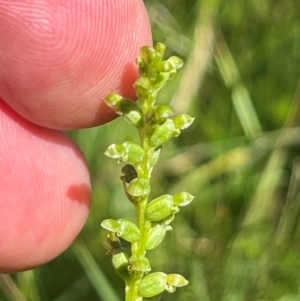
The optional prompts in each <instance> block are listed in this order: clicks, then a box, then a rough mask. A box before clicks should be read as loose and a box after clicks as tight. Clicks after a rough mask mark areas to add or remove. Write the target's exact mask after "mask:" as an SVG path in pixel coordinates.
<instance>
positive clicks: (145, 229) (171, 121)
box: [101, 43, 194, 301]
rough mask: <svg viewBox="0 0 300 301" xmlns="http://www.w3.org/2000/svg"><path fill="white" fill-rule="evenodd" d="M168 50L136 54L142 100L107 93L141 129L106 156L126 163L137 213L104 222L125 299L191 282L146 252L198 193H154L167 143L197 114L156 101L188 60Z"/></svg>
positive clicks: (126, 182)
mask: <svg viewBox="0 0 300 301" xmlns="http://www.w3.org/2000/svg"><path fill="white" fill-rule="evenodd" d="M164 53H165V46H164V45H163V44H162V43H158V44H157V45H156V47H155V48H153V47H143V48H141V50H140V56H139V57H138V59H137V64H138V66H139V74H140V77H139V79H138V80H137V81H136V82H135V84H134V87H135V89H136V94H137V97H138V101H137V102H134V101H133V100H130V99H125V98H123V97H122V96H120V95H118V94H115V93H111V94H109V95H108V96H107V97H106V98H105V102H106V104H107V105H108V106H109V107H111V108H112V109H114V111H115V112H116V113H117V114H118V115H121V116H123V117H124V118H125V119H126V120H127V121H128V122H129V123H130V124H131V125H133V126H134V127H135V128H136V129H137V131H138V135H139V139H140V144H139V145H138V144H136V143H133V142H131V141H125V142H123V143H122V144H111V145H110V146H109V147H108V148H107V150H106V151H105V155H106V156H108V157H110V158H113V159H115V160H117V162H118V163H125V165H124V166H123V168H122V176H121V180H122V181H123V185H124V189H125V193H126V196H127V198H128V199H129V201H130V202H131V203H132V204H133V205H134V207H135V212H136V218H137V222H136V223H134V222H132V221H129V220H127V219H125V218H120V219H116V220H115V219H106V220H104V221H103V222H102V223H101V226H102V227H103V228H104V229H106V230H107V231H108V235H107V239H106V242H105V246H106V248H107V250H108V253H109V255H110V256H111V259H112V264H113V266H114V268H115V270H116V272H117V273H118V275H119V276H121V277H122V278H123V280H124V282H125V300H126V301H142V300H143V299H144V298H146V299H147V300H148V299H151V300H152V299H153V300H158V299H159V296H160V295H161V293H162V292H164V291H167V292H169V293H172V292H174V291H175V290H176V288H177V287H181V286H185V285H187V284H188V281H187V280H186V279H185V278H184V277H183V276H182V275H180V274H174V273H171V274H166V273H163V272H151V266H150V262H149V259H148V258H147V257H146V252H147V251H149V250H152V249H154V248H156V247H157V246H158V245H159V244H160V243H161V241H162V240H163V238H164V237H165V235H166V233H167V232H168V231H170V230H171V229H172V227H171V223H172V221H173V220H174V218H175V215H176V214H177V213H178V212H179V210H180V208H181V207H183V206H186V205H188V204H189V203H190V202H191V201H192V200H193V198H194V197H193V196H192V195H191V194H189V193H188V192H185V191H183V192H179V193H176V194H174V195H171V194H164V195H161V196H159V197H156V198H154V199H152V200H150V197H149V196H150V191H151V186H150V179H151V173H152V169H153V167H154V165H155V164H156V163H157V160H158V158H159V155H160V151H161V148H162V145H163V144H164V143H166V142H167V141H169V140H170V139H172V138H173V137H177V136H178V135H179V134H180V133H181V131H182V130H184V129H186V128H188V127H189V126H190V125H191V124H192V122H193V120H194V118H192V117H191V116H189V115H187V114H180V115H177V116H175V117H174V111H173V109H172V107H171V106H168V105H159V104H156V103H155V101H156V97H157V94H158V92H159V91H160V89H161V88H162V87H163V86H165V85H166V83H167V81H168V80H170V79H172V78H173V77H174V76H175V75H176V73H177V69H179V68H181V67H182V65H183V63H182V60H181V59H180V58H178V57H176V56H172V57H170V58H169V59H167V60H163V56H164ZM121 239H123V240H125V241H127V242H129V243H130V244H131V250H130V251H127V250H126V249H125V248H124V247H123V246H122V244H121Z"/></svg>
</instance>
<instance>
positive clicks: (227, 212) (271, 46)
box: [0, 0, 300, 301]
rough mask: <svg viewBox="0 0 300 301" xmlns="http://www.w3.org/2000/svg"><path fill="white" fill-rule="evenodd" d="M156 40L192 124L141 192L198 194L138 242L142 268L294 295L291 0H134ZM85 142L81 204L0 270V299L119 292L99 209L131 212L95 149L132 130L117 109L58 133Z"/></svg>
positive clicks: (203, 288) (208, 300) (240, 292)
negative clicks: (89, 192)
mask: <svg viewBox="0 0 300 301" xmlns="http://www.w3.org/2000/svg"><path fill="white" fill-rule="evenodd" d="M145 2H146V4H147V8H148V11H149V14H150V18H151V22H152V26H153V35H154V39H155V42H157V41H161V42H163V43H165V44H166V45H167V49H168V51H169V53H168V54H167V55H172V54H176V55H178V56H180V57H182V58H183V59H184V61H185V67H184V69H183V70H182V71H181V72H180V74H179V76H178V77H177V79H176V80H173V81H172V82H171V83H170V84H169V85H168V87H167V88H166V89H165V90H164V91H162V93H161V94H160V101H161V102H163V103H168V102H171V104H172V105H173V106H174V107H175V110H176V112H177V113H182V112H188V113H189V114H191V115H193V116H195V117H196V121H195V122H194V124H193V126H192V127H191V128H190V129H188V130H187V131H186V132H184V133H183V134H182V135H181V136H180V137H179V138H177V139H175V140H174V141H173V142H171V143H169V144H167V145H166V147H164V149H163V152H162V158H161V159H160V163H159V164H158V167H157V169H156V171H155V174H154V176H153V179H156V180H155V182H153V185H154V186H153V187H154V188H153V196H156V195H160V194H162V193H172V192H177V191H180V190H182V189H184V190H186V191H189V192H190V193H192V194H194V195H195V196H196V198H195V200H194V202H193V203H192V204H191V205H190V206H188V207H187V208H185V209H183V210H182V213H181V214H180V216H178V218H177V219H176V220H175V222H174V225H173V227H174V228H175V231H173V232H170V233H168V235H167V238H166V239H165V240H164V242H163V243H162V245H161V246H159V247H158V248H157V249H156V250H155V251H153V252H149V257H150V258H151V262H152V265H153V271H155V270H164V271H166V272H167V273H171V272H173V271H180V272H181V273H182V274H183V275H184V276H185V277H186V278H187V279H189V280H190V284H189V285H188V287H186V288H184V289H181V290H178V291H177V292H176V293H175V294H167V293H165V294H164V295H163V297H162V300H164V301H168V300H178V301H248V300H249V301H250V300H251V301H273V300H276V301H299V300H300V272H299V270H300V225H299V222H298V221H299V213H300V148H299V144H300V127H299V123H300V85H299V74H300V72H299V70H300V18H299V12H300V2H298V1H296V0H290V1H283V0H278V1H267V0H249V1H246V0H239V1H233V0H228V1H221V0H202V1H196V0H160V1H152V0H148V1H145ZM70 135H71V136H72V138H73V139H74V140H76V141H77V143H78V144H79V145H80V147H81V148H82V149H83V152H84V153H85V155H86V157H87V159H88V161H89V164H90V169H91V174H92V182H93V189H94V193H93V207H92V210H91V215H90V218H89V220H88V223H87V225H86V226H85V228H84V230H83V232H82V233H81V235H80V237H79V238H78V240H77V241H76V243H74V245H73V246H72V247H71V248H70V249H69V250H68V251H67V252H65V254H63V255H62V256H60V257H59V258H57V259H56V260H54V261H53V262H51V263H49V264H47V265H45V266H44V267H41V268H39V269H37V270H34V271H29V272H24V273H20V274H18V275H15V276H12V277H9V276H1V277H0V287H1V288H2V290H1V289H0V300H1V301H2V300H5V301H11V300H13V301H21V300H22V301H23V300H26V301H86V300H88V301H99V300H101V301H120V300H122V298H123V283H122V280H121V279H119V278H118V277H117V276H116V275H115V272H114V271H113V269H112V267H111V264H110V260H109V258H108V257H107V256H106V255H105V249H104V248H103V241H104V239H105V233H104V231H102V230H101V228H100V222H101V221H102V220H103V219H104V218H107V217H112V218H119V217H128V218H131V217H132V207H131V204H130V203H129V202H128V201H127V200H126V198H125V197H124V192H123V187H122V182H121V181H120V180H119V175H120V168H121V166H120V165H117V164H115V163H114V162H112V161H111V160H109V159H108V158H106V157H104V156H103V152H104V150H105V149H106V147H107V146H108V145H109V144H110V143H112V142H123V141H124V140H135V139H136V136H135V133H134V131H133V130H132V129H131V127H130V126H127V124H126V122H125V121H124V120H123V119H121V118H120V119H117V120H115V121H113V122H111V123H110V124H107V125H105V126H102V127H100V128H94V129H88V130H83V131H77V132H73V133H70Z"/></svg>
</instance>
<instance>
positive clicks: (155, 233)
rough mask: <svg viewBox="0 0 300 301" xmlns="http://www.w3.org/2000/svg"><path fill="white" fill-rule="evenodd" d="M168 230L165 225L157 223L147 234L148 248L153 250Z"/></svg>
mask: <svg viewBox="0 0 300 301" xmlns="http://www.w3.org/2000/svg"><path fill="white" fill-rule="evenodd" d="M166 232H167V227H166V226H165V225H161V224H156V225H155V226H154V227H152V228H151V229H150V230H149V232H148V236H147V243H146V250H152V249H154V248H156V247H157V246H158V245H159V244H160V243H161V242H162V240H163V239H164V237H165V235H166Z"/></svg>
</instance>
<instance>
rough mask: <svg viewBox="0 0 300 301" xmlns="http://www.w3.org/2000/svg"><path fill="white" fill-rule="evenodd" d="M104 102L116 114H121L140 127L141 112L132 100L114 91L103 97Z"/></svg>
mask: <svg viewBox="0 0 300 301" xmlns="http://www.w3.org/2000/svg"><path fill="white" fill-rule="evenodd" d="M105 102H106V104H107V105H108V106H109V107H111V108H113V109H114V111H115V112H116V113H117V114H118V115H123V116H124V117H125V118H126V120H127V121H129V122H130V123H131V124H132V125H133V126H135V127H140V126H141V125H142V112H141V110H140V109H139V107H138V106H137V104H136V103H135V102H134V101H132V100H130V99H125V98H123V97H122V96H120V95H118V94H116V93H110V94H109V95H108V96H106V97H105Z"/></svg>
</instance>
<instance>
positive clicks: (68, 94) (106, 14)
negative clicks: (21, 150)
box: [0, 0, 151, 129]
mask: <svg viewBox="0 0 300 301" xmlns="http://www.w3.org/2000/svg"><path fill="white" fill-rule="evenodd" d="M149 44H151V29H150V24H149V20H148V16H147V13H146V10H145V7H144V4H143V1H141V0H90V1H86V0H63V1H62V0H51V1H50V0H33V1H17V0H2V1H0V98H2V99H3V100H4V101H5V102H6V103H7V104H8V105H9V106H10V107H12V108H13V109H14V110H15V111H17V112H18V113H19V114H20V115H21V116H23V117H24V118H26V119H27V120H29V121H31V122H33V123H36V124H38V125H41V126H44V127H49V128H55V129H70V128H83V127H91V126H96V125H99V124H102V123H104V122H107V121H109V120H110V119H112V118H113V116H114V115H113V113H112V112H111V110H110V109H108V108H107V107H106V105H105V104H104V103H103V97H105V96H106V95H107V94H108V93H109V92H112V91H114V92H117V93H120V94H122V95H123V96H125V97H131V98H132V97H134V91H133V88H132V84H133V82H134V81H135V80H136V78H137V67H136V64H135V59H136V57H137V55H138V50H139V48H140V47H141V46H144V45H149Z"/></svg>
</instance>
